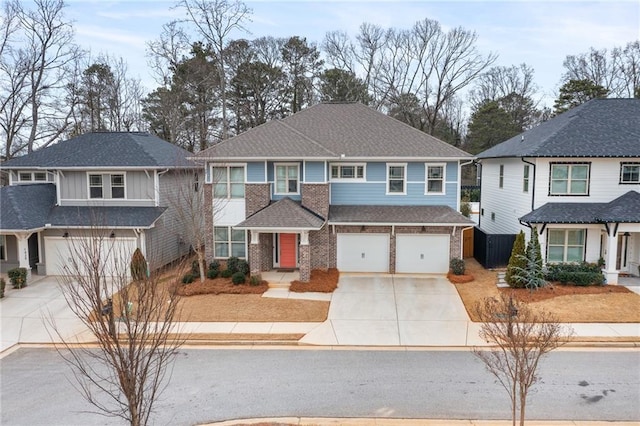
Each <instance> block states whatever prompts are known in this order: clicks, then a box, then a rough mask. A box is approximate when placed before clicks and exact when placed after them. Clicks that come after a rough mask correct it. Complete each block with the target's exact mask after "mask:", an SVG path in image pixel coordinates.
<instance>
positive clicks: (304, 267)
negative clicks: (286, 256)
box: [298, 244, 311, 283]
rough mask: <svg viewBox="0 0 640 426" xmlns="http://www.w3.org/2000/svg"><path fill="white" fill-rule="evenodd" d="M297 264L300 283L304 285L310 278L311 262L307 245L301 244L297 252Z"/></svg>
mask: <svg viewBox="0 0 640 426" xmlns="http://www.w3.org/2000/svg"><path fill="white" fill-rule="evenodd" d="M298 263H299V265H300V281H302V282H303V283H306V282H308V281H309V279H310V278H311V267H310V265H311V261H310V247H309V244H304V245H303V244H301V245H300V246H299V251H298Z"/></svg>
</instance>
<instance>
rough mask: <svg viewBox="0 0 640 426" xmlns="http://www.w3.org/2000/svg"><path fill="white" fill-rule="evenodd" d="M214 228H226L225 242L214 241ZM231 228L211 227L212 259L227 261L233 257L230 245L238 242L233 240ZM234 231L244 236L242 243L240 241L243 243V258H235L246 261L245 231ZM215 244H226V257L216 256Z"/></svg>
mask: <svg viewBox="0 0 640 426" xmlns="http://www.w3.org/2000/svg"><path fill="white" fill-rule="evenodd" d="M216 228H226V229H227V240H226V241H222V240H216ZM233 231H234V229H233V226H214V227H213V257H214V259H228V258H230V257H233V250H232V247H233V246H232V245H233V244H234V243H236V244H237V243H239V242H240V241H239V240H233V237H232V236H233ZM236 231H242V232H243V234H244V241H242V243H243V250H244V256H237V257H238V259H246V258H247V231H246V230H243V229H237V230H236ZM216 244H227V254H228V256H218V254H217V253H216Z"/></svg>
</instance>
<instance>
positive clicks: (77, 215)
mask: <svg viewBox="0 0 640 426" xmlns="http://www.w3.org/2000/svg"><path fill="white" fill-rule="evenodd" d="M165 210H166V208H165V207H119V206H110V207H73V206H56V207H54V208H53V209H52V210H51V213H50V214H49V217H48V218H47V223H50V224H51V226H52V227H56V228H64V227H69V228H73V227H91V226H99V227H106V228H150V227H151V226H153V224H154V223H155V221H156V220H158V218H159V217H160V216H161V215H162V213H164V211H165Z"/></svg>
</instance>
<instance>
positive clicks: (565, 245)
mask: <svg viewBox="0 0 640 426" xmlns="http://www.w3.org/2000/svg"><path fill="white" fill-rule="evenodd" d="M553 231H562V232H563V233H564V242H563V245H562V250H563V251H562V260H549V248H550V247H551V246H553V247H560V246H559V245H558V244H551V236H550V235H551V232H553ZM569 231H582V241H583V244H582V256H581V260H578V261H575V260H567V249H568V248H569V247H580V246H577V245H575V244H573V245H569V244H568V238H569ZM546 251H547V252H546V256H545V259H546V261H547V263H565V262H583V261H584V260H585V255H586V253H587V229H586V228H551V229H547V250H546Z"/></svg>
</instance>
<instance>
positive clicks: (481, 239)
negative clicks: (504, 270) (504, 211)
mask: <svg viewBox="0 0 640 426" xmlns="http://www.w3.org/2000/svg"><path fill="white" fill-rule="evenodd" d="M515 240H516V234H486V233H485V232H484V231H482V230H481V229H480V228H478V227H475V228H474V230H473V257H475V258H476V260H477V261H478V262H480V264H481V265H482V266H484V267H485V268H501V267H506V266H507V265H508V264H509V257H510V256H511V249H512V248H513V242H514V241H515Z"/></svg>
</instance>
